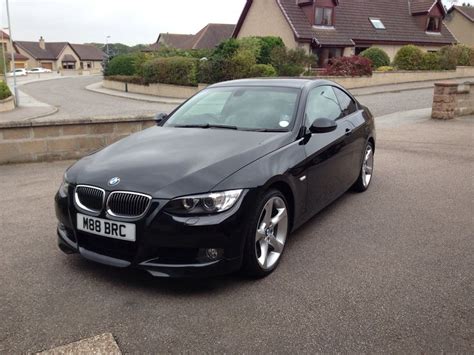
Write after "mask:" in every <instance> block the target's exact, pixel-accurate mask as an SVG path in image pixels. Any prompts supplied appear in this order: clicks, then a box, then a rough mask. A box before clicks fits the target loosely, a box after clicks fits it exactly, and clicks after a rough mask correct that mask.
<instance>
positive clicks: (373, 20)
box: [369, 17, 385, 30]
mask: <svg viewBox="0 0 474 355" xmlns="http://www.w3.org/2000/svg"><path fill="white" fill-rule="evenodd" d="M369 20H370V22H371V23H372V26H374V28H375V29H376V30H384V29H385V25H384V24H383V22H382V20H381V19H379V18H373V17H369Z"/></svg>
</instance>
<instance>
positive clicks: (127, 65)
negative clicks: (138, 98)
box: [104, 53, 148, 76]
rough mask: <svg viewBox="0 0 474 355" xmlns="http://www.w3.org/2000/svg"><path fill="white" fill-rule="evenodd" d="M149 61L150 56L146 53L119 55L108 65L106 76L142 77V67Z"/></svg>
mask: <svg viewBox="0 0 474 355" xmlns="http://www.w3.org/2000/svg"><path fill="white" fill-rule="evenodd" d="M147 60H148V56H147V55H146V54H145V53H131V54H122V55H118V56H116V57H114V58H113V59H112V60H111V61H110V62H109V63H108V65H107V68H106V70H105V73H104V75H105V76H109V75H135V74H139V75H140V74H142V72H141V71H142V66H143V64H144V63H145V62H146V61H147Z"/></svg>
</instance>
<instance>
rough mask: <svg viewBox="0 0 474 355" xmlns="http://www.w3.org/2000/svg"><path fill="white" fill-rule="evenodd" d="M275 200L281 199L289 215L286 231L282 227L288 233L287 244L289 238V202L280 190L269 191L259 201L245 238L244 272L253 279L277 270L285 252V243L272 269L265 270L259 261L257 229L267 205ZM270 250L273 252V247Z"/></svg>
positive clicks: (288, 216) (288, 215) (283, 229)
mask: <svg viewBox="0 0 474 355" xmlns="http://www.w3.org/2000/svg"><path fill="white" fill-rule="evenodd" d="M275 198H277V199H281V201H283V203H284V205H285V208H286V214H287V221H286V230H285V228H284V227H282V229H281V232H282V233H283V231H284V232H285V233H286V236H285V242H286V238H287V237H288V234H289V228H290V211H289V209H288V202H287V201H286V198H285V196H284V195H283V194H282V193H281V192H280V191H279V190H276V189H271V190H269V191H267V192H266V193H265V194H263V196H262V197H261V198H260V199H259V202H258V203H257V206H256V208H255V210H254V213H253V217H252V218H251V220H250V222H249V228H248V232H247V235H246V238H245V247H244V254H243V265H242V272H243V273H244V275H246V276H249V277H253V278H262V277H265V276H268V275H269V274H271V273H272V272H273V271H274V270H275V269H276V268H277V266H278V264H279V262H280V260H281V256H282V254H283V250H284V243H283V248H282V251H281V252H280V255H279V257H278V259H277V261H276V262H275V263H274V264H273V265H272V266H271V267H269V268H263V267H262V266H261V265H260V263H259V261H258V259H259V256H258V253H259V251H258V250H257V241H256V234H257V228H258V226H259V225H260V224H261V223H262V221H261V219H262V214H263V213H264V212H263V211H264V208H265V206H266V205H267V203H269V201H270V200H275ZM279 201H280V200H279ZM282 224H283V223H282ZM278 226H280V224H278ZM277 232H278V231H277ZM269 250H272V249H271V247H270V249H269ZM260 253H261V251H260Z"/></svg>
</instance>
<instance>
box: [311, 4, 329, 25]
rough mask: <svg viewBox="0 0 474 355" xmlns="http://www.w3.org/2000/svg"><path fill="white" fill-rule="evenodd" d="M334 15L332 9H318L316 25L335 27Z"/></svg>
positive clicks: (316, 10)
mask: <svg viewBox="0 0 474 355" xmlns="http://www.w3.org/2000/svg"><path fill="white" fill-rule="evenodd" d="M333 14H334V9H333V8H332V7H316V9H315V21H314V24H315V25H316V26H333V25H334V21H333V20H334V18H333Z"/></svg>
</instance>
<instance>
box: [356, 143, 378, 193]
mask: <svg viewBox="0 0 474 355" xmlns="http://www.w3.org/2000/svg"><path fill="white" fill-rule="evenodd" d="M373 174H374V145H373V144H372V143H371V142H368V143H367V145H366V147H365V152H364V157H363V159H362V166H361V169H360V173H359V177H358V178H357V181H356V183H355V184H354V186H353V188H354V190H355V191H358V192H364V191H366V190H367V189H368V188H369V186H370V183H371V182H372V177H373Z"/></svg>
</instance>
